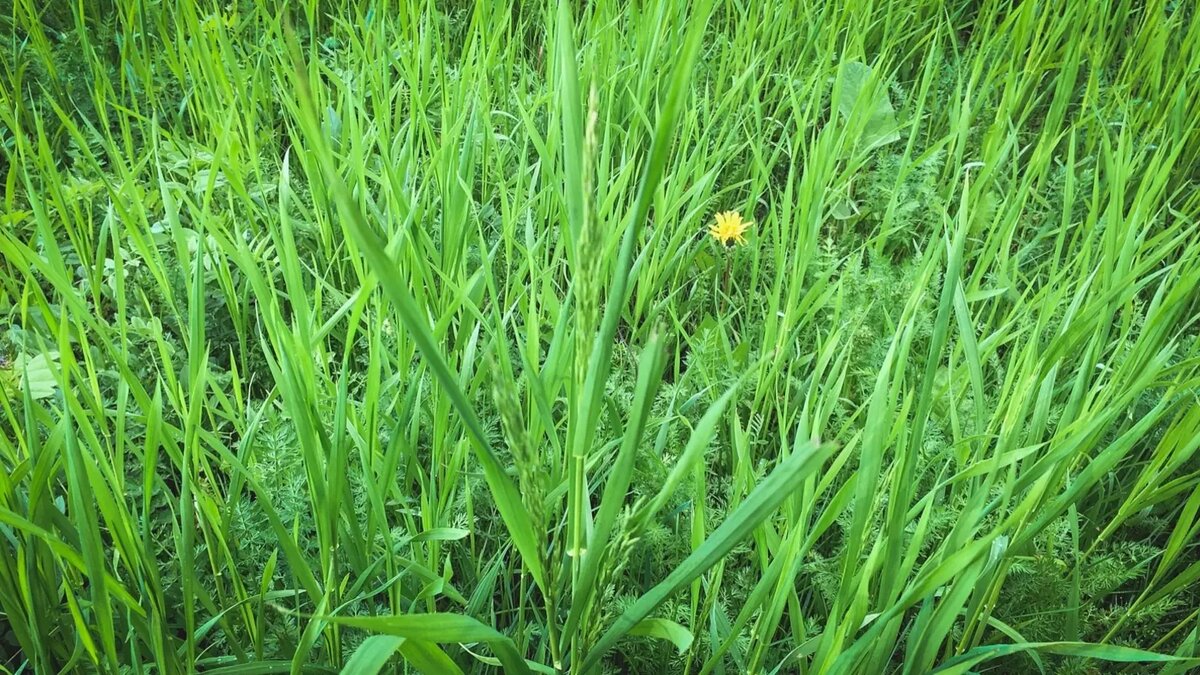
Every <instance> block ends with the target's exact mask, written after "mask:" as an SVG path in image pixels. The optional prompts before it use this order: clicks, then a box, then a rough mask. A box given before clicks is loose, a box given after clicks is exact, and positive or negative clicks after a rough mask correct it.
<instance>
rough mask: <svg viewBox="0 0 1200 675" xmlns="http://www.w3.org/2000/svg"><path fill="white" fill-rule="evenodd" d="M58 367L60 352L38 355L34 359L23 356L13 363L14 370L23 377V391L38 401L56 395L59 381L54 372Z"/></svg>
mask: <svg viewBox="0 0 1200 675" xmlns="http://www.w3.org/2000/svg"><path fill="white" fill-rule="evenodd" d="M57 366H58V352H49V353H44V354H38V355H37V356H34V357H32V358H30V357H28V356H26V355H25V354H21V355H20V356H18V357H17V358H16V359H15V360H14V361H13V370H14V371H15V372H17V373H19V374H20V376H21V391H23V392H28V393H29V397H30V398H32V399H33V400H35V401H37V400H40V399H43V398H49V397H51V396H53V395H54V391H55V389H57V388H58V380H57V379H56V378H55V375H54V372H55V370H57Z"/></svg>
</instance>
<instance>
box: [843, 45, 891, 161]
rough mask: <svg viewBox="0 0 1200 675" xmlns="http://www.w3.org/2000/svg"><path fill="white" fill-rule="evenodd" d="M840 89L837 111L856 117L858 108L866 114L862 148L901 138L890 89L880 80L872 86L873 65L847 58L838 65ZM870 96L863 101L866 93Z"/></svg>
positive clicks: (860, 144) (885, 143)
mask: <svg viewBox="0 0 1200 675" xmlns="http://www.w3.org/2000/svg"><path fill="white" fill-rule="evenodd" d="M838 77H839V78H840V79H841V90H840V91H839V93H838V112H840V113H841V114H842V117H843V118H845V119H846V120H847V121H849V120H851V119H853V117H854V113H855V111H856V110H857V111H859V114H861V115H866V116H867V119H866V122H865V123H864V125H863V127H862V135H861V136H860V137H859V139H858V143H859V148H860V149H862V150H864V151H866V150H870V149H872V148H876V147H879V146H881V145H887V144H888V143H894V142H896V141H898V140H900V133H899V132H898V131H897V129H898V128H899V125H898V124H897V123H896V112H895V109H893V108H892V102H891V100H890V99H889V98H888V95H887V91H886V90H885V89H884V88H883V87H882V86H881V85H880V84H879V83H878V82H876V83H874V88H873V89H870V90H868V88H869V87H871V85H872V82H871V67H870V66H868V65H866V64H865V63H860V62H858V61H844V62H842V64H841V65H840V66H839V68H838ZM864 95H866V96H869V97H870V98H869V99H868V100H866V101H863V102H861V103H860V99H861V98H862V97H863V96H864Z"/></svg>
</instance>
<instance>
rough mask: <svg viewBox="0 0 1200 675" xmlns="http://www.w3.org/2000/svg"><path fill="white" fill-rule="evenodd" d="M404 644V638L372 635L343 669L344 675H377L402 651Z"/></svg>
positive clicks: (355, 651)
mask: <svg viewBox="0 0 1200 675" xmlns="http://www.w3.org/2000/svg"><path fill="white" fill-rule="evenodd" d="M402 644H404V638H402V637H398V636H395V635H372V636H371V637H369V638H367V639H366V640H363V641H362V644H360V645H359V646H358V649H355V650H354V655H353V656H351V657H350V660H349V661H347V662H346V665H345V666H344V667H343V668H342V675H375V674H376V673H378V672H379V671H380V669H381V668H383V666H384V664H386V663H387V662H388V659H390V658H392V655H393V654H395V653H396V651H397V650H398V649H400V645H402Z"/></svg>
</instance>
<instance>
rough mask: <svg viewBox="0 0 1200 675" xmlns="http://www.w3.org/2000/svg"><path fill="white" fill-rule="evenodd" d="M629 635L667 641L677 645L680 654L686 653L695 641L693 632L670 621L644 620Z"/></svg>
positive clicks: (631, 629)
mask: <svg viewBox="0 0 1200 675" xmlns="http://www.w3.org/2000/svg"><path fill="white" fill-rule="evenodd" d="M628 635H644V636H646V637H652V638H658V639H659V640H666V641H668V642H670V643H671V644H673V645H675V648H676V649H678V650H679V653H680V654H682V653H684V652H686V651H687V650H688V647H691V646H692V641H693V640H695V637H694V636H693V635H692V631H690V630H688V629H687V628H684V627H683V626H681V625H679V624H677V623H675V622H674V621H671V620H669V619H642V620H641V621H639V622H638V623H637V625H636V626H634V627H633V628H630V629H629V633H628Z"/></svg>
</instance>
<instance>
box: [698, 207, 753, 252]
mask: <svg viewBox="0 0 1200 675" xmlns="http://www.w3.org/2000/svg"><path fill="white" fill-rule="evenodd" d="M753 224H754V223H751V222H750V221H748V220H742V216H741V214H739V213H738V212H737V211H726V212H724V213H718V214H717V222H715V223H713V224H712V225H710V226H709V228H708V234H709V235H710V236H712V238H713V239H716V240H717V241H719V242H721V243H722V244H724V245H726V246H733V245H734V244H735V243H737V244H745V243H746V238H745V237H744V236H743V235H744V234H745V233H746V230H747V229H748V228H749V227H750V226H751V225H753Z"/></svg>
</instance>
